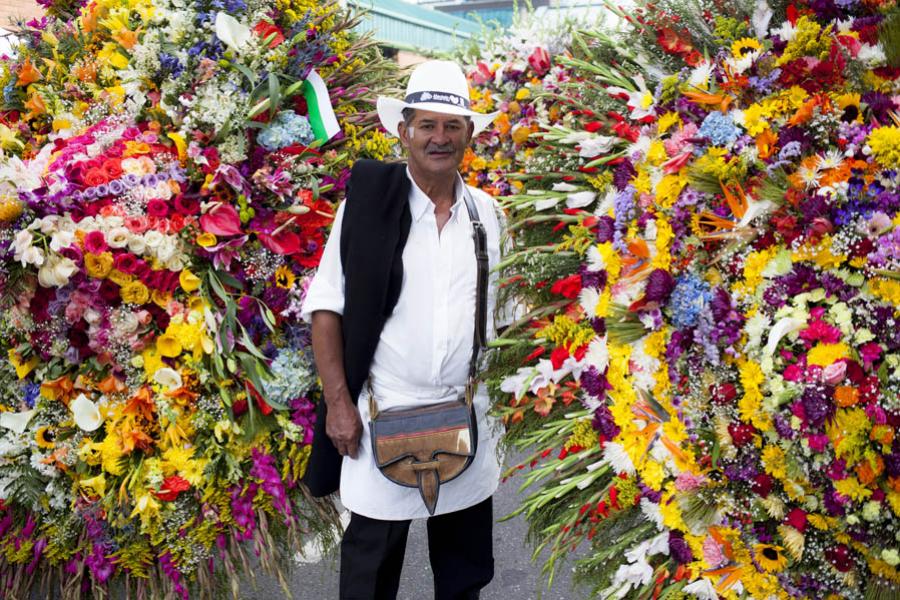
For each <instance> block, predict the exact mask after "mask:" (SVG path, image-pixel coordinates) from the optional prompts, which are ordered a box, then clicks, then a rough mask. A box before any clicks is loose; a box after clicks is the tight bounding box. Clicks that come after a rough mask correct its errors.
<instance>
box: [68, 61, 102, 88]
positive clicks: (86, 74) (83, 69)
mask: <svg viewBox="0 0 900 600" xmlns="http://www.w3.org/2000/svg"><path fill="white" fill-rule="evenodd" d="M72 74H73V75H75V78H76V79H78V81H81V82H84V83H93V82H94V81H95V80H96V79H97V63H95V62H93V61H90V62H86V63H84V64H82V65H78V66H77V67H75V68H74V69H72Z"/></svg>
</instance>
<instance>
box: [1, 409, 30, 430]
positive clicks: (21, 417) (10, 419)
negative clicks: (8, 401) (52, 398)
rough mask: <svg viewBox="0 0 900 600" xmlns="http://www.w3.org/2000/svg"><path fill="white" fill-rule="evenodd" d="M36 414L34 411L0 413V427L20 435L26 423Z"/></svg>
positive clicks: (26, 425)
mask: <svg viewBox="0 0 900 600" xmlns="http://www.w3.org/2000/svg"><path fill="white" fill-rule="evenodd" d="M35 412H37V411H36V410H34V409H31V410H26V411H23V412H5V413H0V427H5V428H6V429H9V430H11V431H14V432H15V433H22V432H24V431H25V428H26V427H28V422H29V421H31V418H32V417H33V416H34V413H35Z"/></svg>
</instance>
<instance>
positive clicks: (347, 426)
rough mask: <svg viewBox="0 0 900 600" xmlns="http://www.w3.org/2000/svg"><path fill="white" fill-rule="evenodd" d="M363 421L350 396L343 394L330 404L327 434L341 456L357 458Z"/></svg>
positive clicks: (326, 423)
mask: <svg viewBox="0 0 900 600" xmlns="http://www.w3.org/2000/svg"><path fill="white" fill-rule="evenodd" d="M362 431H363V427H362V420H361V419H360V418H359V411H358V410H357V409H356V406H354V405H353V402H351V401H350V396H349V394H346V393H345V394H343V395H342V396H339V397H338V398H337V399H335V400H333V401H331V402H328V413H327V416H326V419H325V433H326V434H328V437H329V438H330V439H331V443H332V444H334V447H335V448H337V451H338V454H340V455H341V456H349V457H350V458H356V453H357V450H358V449H359V438H360V437H361V436H362Z"/></svg>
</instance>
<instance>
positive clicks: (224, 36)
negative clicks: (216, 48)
mask: <svg viewBox="0 0 900 600" xmlns="http://www.w3.org/2000/svg"><path fill="white" fill-rule="evenodd" d="M250 35H251V33H250V28H249V27H247V26H246V25H244V24H243V23H241V22H240V21H238V20H237V19H235V18H234V17H232V16H231V15H229V14H227V13H223V12H220V13H217V14H216V37H217V38H219V39H220V40H221V41H222V43H223V44H225V45H226V46H228V47H229V48H231V49H232V50H234V51H235V52H240V51H241V49H242V48H243V47H244V46H245V45H247V43H249V42H250Z"/></svg>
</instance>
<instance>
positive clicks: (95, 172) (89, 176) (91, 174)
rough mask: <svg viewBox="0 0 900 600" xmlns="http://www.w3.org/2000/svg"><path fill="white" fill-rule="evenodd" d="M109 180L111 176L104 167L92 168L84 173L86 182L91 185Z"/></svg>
mask: <svg viewBox="0 0 900 600" xmlns="http://www.w3.org/2000/svg"><path fill="white" fill-rule="evenodd" d="M107 181H109V177H107V175H106V171H104V170H103V169H90V170H89V171H88V172H87V173H85V174H84V184H85V185H87V186H89V187H94V186H97V185H101V184H104V183H106V182H107Z"/></svg>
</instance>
